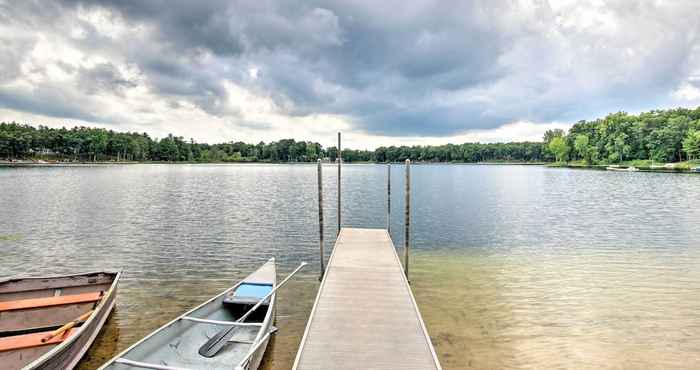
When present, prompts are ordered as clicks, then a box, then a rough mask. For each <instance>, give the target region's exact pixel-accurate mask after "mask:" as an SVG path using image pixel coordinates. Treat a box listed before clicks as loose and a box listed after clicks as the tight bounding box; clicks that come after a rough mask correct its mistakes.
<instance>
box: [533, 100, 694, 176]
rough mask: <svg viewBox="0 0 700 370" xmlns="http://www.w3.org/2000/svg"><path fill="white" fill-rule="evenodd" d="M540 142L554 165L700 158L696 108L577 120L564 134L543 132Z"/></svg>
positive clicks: (557, 131) (551, 131) (674, 160)
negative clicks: (572, 162)
mask: <svg viewBox="0 0 700 370" xmlns="http://www.w3.org/2000/svg"><path fill="white" fill-rule="evenodd" d="M544 143H545V145H546V148H547V151H549V152H550V153H552V154H553V155H554V157H555V160H556V161H558V162H567V161H571V160H573V161H582V162H584V163H586V164H611V163H622V162H625V161H637V160H651V161H656V162H681V161H685V160H694V159H698V158H700V107H698V108H696V109H685V108H677V109H669V110H652V111H650V112H644V113H640V114H638V115H632V114H627V113H625V112H619V113H614V114H609V115H607V116H606V117H605V118H600V119H597V120H594V121H579V122H577V123H575V124H574V125H573V126H572V127H571V129H569V131H568V134H567V133H565V132H564V131H563V130H550V131H547V132H546V133H545V135H544Z"/></svg>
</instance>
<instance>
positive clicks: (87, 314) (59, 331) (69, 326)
mask: <svg viewBox="0 0 700 370" xmlns="http://www.w3.org/2000/svg"><path fill="white" fill-rule="evenodd" d="M104 293H105V292H103V291H100V298H98V299H97V300H96V301H95V303H93V305H92V309H91V310H90V311H88V312H85V313H84V314H82V315H80V317H78V318H77V319H75V320H73V321H71V322H69V323H67V324H65V325H63V326H61V327H60V328H58V329H56V330H54V331H52V332H51V333H49V334H46V336H45V337H43V338H41V343H46V342H48V341H49V340H51V338H53V337H55V336H58V335H61V334H63V333H65V332H66V331H68V330H70V329H72V328H73V327H75V326H76V325H78V324H80V323H81V322H83V321H85V320H87V319H88V318H89V317H90V315H92V314H93V313H94V312H95V309H96V308H97V305H98V304H99V303H100V301H101V300H102V297H104Z"/></svg>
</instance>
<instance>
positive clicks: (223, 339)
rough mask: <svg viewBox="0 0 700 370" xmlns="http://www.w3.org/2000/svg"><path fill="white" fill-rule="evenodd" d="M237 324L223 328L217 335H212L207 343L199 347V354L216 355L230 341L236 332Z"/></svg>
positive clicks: (205, 355)
mask: <svg viewBox="0 0 700 370" xmlns="http://www.w3.org/2000/svg"><path fill="white" fill-rule="evenodd" d="M235 328H236V327H235V326H231V327H229V328H227V329H222V330H220V331H219V332H218V333H216V335H214V336H213V337H211V338H210V339H209V340H208V341H206V343H204V344H202V346H201V347H199V354H200V355H202V356H204V357H214V356H216V354H217V353H219V351H221V349H222V348H224V346H225V345H226V344H227V343H228V340H229V339H231V337H232V336H233V334H234V333H235Z"/></svg>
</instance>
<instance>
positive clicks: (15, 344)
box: [0, 328, 78, 352]
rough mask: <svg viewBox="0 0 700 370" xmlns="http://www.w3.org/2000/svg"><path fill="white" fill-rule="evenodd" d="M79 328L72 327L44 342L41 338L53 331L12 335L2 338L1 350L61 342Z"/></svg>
mask: <svg viewBox="0 0 700 370" xmlns="http://www.w3.org/2000/svg"><path fill="white" fill-rule="evenodd" d="M76 330H78V329H77V328H72V329H69V330H67V331H66V332H65V333H63V334H61V335H57V336H55V337H53V338H51V339H49V340H47V341H46V342H42V341H41V339H42V338H44V337H45V336H46V335H48V334H50V333H51V331H44V332H39V333H31V334H22V335H15V336H12V337H6V338H0V352H3V351H11V350H15V349H23V348H31V347H39V346H45V345H48V344H56V343H61V342H63V341H64V340H66V339H68V338H69V337H70V336H71V335H73V333H74V332H75V331H76Z"/></svg>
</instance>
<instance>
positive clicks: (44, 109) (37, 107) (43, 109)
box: [0, 87, 114, 123]
mask: <svg viewBox="0 0 700 370" xmlns="http://www.w3.org/2000/svg"><path fill="white" fill-rule="evenodd" d="M85 103H86V102H85V101H81V100H79V99H75V97H67V96H61V95H56V94H55V91H54V90H53V89H37V90H32V91H29V92H28V91H23V90H19V89H9V88H1V87H0V107H2V108H9V109H15V110H19V111H24V112H31V113H35V114H43V115H46V116H50V117H57V118H68V119H78V120H83V121H87V122H101V123H114V121H112V120H110V119H107V118H106V117H99V116H97V115H95V114H93V113H92V112H90V111H89V109H90V108H89V105H88V104H85Z"/></svg>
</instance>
